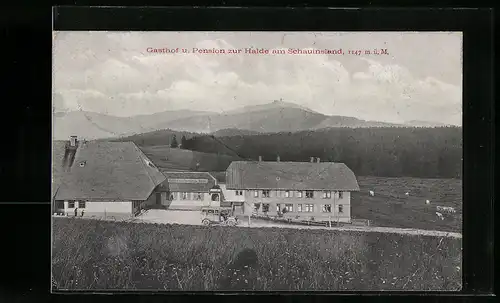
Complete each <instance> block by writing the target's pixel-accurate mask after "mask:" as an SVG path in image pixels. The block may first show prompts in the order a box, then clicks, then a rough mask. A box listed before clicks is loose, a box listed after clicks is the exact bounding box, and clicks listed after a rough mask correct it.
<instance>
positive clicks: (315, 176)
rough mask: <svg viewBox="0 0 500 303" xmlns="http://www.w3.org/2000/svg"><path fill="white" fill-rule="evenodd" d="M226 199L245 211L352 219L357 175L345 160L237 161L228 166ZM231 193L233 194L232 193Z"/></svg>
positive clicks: (300, 217)
mask: <svg viewBox="0 0 500 303" xmlns="http://www.w3.org/2000/svg"><path fill="white" fill-rule="evenodd" d="M224 190H225V191H227V192H228V193H227V194H226V196H227V197H226V200H230V201H232V202H233V203H235V204H238V205H241V208H242V210H243V212H244V213H245V214H246V215H248V214H250V213H254V214H262V215H269V216H276V215H280V216H283V217H289V218H294V219H301V220H314V221H337V222H344V223H349V222H351V193H352V192H354V191H359V185H358V182H357V180H356V176H355V175H354V173H353V172H352V170H351V169H349V168H348V167H347V166H346V165H345V164H344V163H336V162H335V163H334V162H320V160H319V159H313V158H312V159H311V161H310V162H281V161H279V158H278V160H277V161H272V162H271V161H261V160H259V161H235V162H232V163H231V164H230V165H229V167H228V168H227V170H226V178H225V186H224ZM229 193H231V194H229Z"/></svg>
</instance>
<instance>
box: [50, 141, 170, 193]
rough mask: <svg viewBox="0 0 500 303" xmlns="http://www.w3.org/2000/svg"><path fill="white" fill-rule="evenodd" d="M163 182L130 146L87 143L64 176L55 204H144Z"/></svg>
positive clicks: (119, 143) (78, 151) (152, 166)
mask: <svg viewBox="0 0 500 303" xmlns="http://www.w3.org/2000/svg"><path fill="white" fill-rule="evenodd" d="M56 164H57V163H56ZM165 179H166V178H165V176H164V175H163V174H162V173H161V172H160V171H159V170H158V168H156V167H155V166H154V164H153V163H152V162H151V161H150V160H149V159H148V158H147V157H146V156H145V155H144V154H143V153H142V151H141V150H140V149H139V148H138V147H137V146H136V145H135V144H134V143H132V142H87V143H85V144H82V145H80V146H79V147H78V150H77V152H76V155H75V160H74V163H73V166H72V167H71V169H70V171H69V172H66V173H64V176H63V179H62V182H61V186H60V187H59V189H58V191H57V193H56V200H78V199H88V200H91V199H99V200H106V199H109V200H111V201H113V200H124V201H130V200H146V199H147V198H148V197H149V196H150V195H151V193H152V191H153V189H154V188H155V187H156V186H157V185H159V184H161V183H162V182H163V181H165Z"/></svg>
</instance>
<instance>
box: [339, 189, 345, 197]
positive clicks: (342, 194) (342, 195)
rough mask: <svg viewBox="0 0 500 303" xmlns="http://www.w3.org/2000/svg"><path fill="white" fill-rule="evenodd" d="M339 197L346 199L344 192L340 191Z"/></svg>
mask: <svg viewBox="0 0 500 303" xmlns="http://www.w3.org/2000/svg"><path fill="white" fill-rule="evenodd" d="M339 199H344V192H342V191H339Z"/></svg>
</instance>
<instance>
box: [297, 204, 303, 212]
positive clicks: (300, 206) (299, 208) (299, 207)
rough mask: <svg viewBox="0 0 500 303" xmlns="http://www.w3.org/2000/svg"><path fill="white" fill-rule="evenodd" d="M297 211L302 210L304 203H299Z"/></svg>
mask: <svg viewBox="0 0 500 303" xmlns="http://www.w3.org/2000/svg"><path fill="white" fill-rule="evenodd" d="M297 211H298V212H299V213H300V212H302V204H297Z"/></svg>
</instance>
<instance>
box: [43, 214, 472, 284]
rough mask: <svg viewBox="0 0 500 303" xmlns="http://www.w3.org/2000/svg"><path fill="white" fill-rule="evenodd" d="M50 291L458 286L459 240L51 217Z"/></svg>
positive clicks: (459, 272)
mask: <svg viewBox="0 0 500 303" xmlns="http://www.w3.org/2000/svg"><path fill="white" fill-rule="evenodd" d="M53 227H54V231H53V254H52V266H53V267H52V275H53V287H54V289H56V290H57V289H94V290H95V289H105V290H111V289H119V290H123V289H136V290H137V289H139V290H147V289H150V290H185V291H196V290H459V289H460V288H461V269H460V267H461V245H462V244H461V239H453V238H441V237H430V236H409V235H397V234H383V233H362V232H336V231H326V230H293V229H277V228H276V229H275V228H262V229H258V228H255V229H254V228H252V229H250V228H239V227H234V228H231V227H211V228H209V227H204V226H183V225H156V224H139V223H125V222H118V223H117V222H105V221H98V220H82V219H72V218H55V219H54V222H53Z"/></svg>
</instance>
